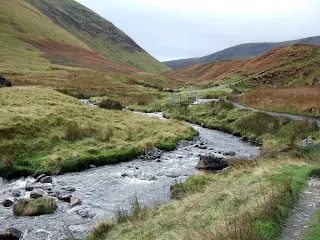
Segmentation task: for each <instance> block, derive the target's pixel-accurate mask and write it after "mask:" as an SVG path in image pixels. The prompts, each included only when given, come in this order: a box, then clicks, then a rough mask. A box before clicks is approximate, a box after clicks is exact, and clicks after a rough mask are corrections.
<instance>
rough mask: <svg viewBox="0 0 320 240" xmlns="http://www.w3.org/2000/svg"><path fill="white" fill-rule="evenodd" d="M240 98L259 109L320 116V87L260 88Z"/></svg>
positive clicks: (244, 102)
mask: <svg viewBox="0 0 320 240" xmlns="http://www.w3.org/2000/svg"><path fill="white" fill-rule="evenodd" d="M239 100H240V101H241V102H242V103H243V104H246V105H250V106H253V107H256V108H259V109H265V110H271V111H276V112H288V113H296V114H305V115H311V116H320V89H319V88H310V87H309V88H293V89H292V88H291V89H273V88H272V89H258V90H255V91H252V92H249V93H246V94H245V95H242V96H241V97H239Z"/></svg>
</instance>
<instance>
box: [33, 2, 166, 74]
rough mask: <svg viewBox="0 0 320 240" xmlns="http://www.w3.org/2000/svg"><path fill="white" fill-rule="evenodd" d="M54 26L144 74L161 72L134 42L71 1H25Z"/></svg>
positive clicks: (150, 57) (157, 62) (98, 51)
mask: <svg viewBox="0 0 320 240" xmlns="http://www.w3.org/2000/svg"><path fill="white" fill-rule="evenodd" d="M28 2H29V3H30V4H32V5H33V6H34V7H36V8H37V9H39V10H40V11H41V12H42V13H43V14H44V15H46V16H47V17H49V18H50V19H51V20H52V21H54V22H55V23H56V24H57V25H59V26H61V27H63V28H64V29H66V30H68V31H69V32H70V33H72V34H73V35H74V36H76V37H77V38H78V39H80V40H81V41H83V42H84V43H86V44H87V45H88V46H89V47H90V48H91V49H92V50H94V51H96V52H97V53H99V54H101V55H102V56H104V57H107V58H108V59H110V60H113V61H119V62H121V63H124V64H126V65H130V66H133V67H136V68H139V69H141V70H144V71H147V72H164V71H167V70H168V67H166V66H165V65H164V64H162V63H160V62H159V61H158V60H156V59H155V58H153V57H152V56H151V55H150V54H149V53H147V52H146V51H145V50H144V49H142V48H141V47H140V46H139V45H138V44H137V43H136V42H134V40H132V39H131V38H130V37H129V36H127V35H126V34H125V33H124V32H122V31H121V30H120V29H118V28H117V27H116V26H114V25H113V24H112V23H111V22H109V21H107V20H106V19H104V18H103V17H101V16H99V15H98V14H96V13H95V12H93V11H91V10H90V9H88V8H86V7H84V6H82V5H81V4H79V3H77V2H76V1H73V0H50V1H49V0H28Z"/></svg>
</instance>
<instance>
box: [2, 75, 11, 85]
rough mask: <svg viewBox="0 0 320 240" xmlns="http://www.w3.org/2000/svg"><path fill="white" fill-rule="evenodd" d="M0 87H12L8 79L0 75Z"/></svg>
mask: <svg viewBox="0 0 320 240" xmlns="http://www.w3.org/2000/svg"><path fill="white" fill-rule="evenodd" d="M0 87H12V83H11V82H10V81H9V80H8V79H6V78H5V77H3V76H2V75H0Z"/></svg>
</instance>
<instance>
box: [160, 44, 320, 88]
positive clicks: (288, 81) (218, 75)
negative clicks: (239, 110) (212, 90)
mask: <svg viewBox="0 0 320 240" xmlns="http://www.w3.org/2000/svg"><path fill="white" fill-rule="evenodd" d="M319 69H320V45H311V44H304V43H296V44H293V45H289V46H282V47H278V48H274V49H272V50H269V51H267V52H265V53H262V54H260V55H259V56H257V57H253V58H242V59H233V60H220V61H215V62H208V63H199V64H196V65H192V66H188V67H185V68H179V69H176V70H172V71H169V72H167V73H166V74H165V75H166V76H167V77H170V78H174V79H178V80H182V81H185V82H191V83H195V82H216V81H218V80H220V82H221V81H222V82H223V81H225V80H226V79H234V78H237V77H238V78H239V77H241V78H242V79H243V78H246V79H248V81H249V82H250V83H251V84H257V85H259V84H267V85H276V86H293V85H294V86H300V85H303V84H311V85H314V86H316V85H317V84H319V80H320V79H319V76H320V70H319Z"/></svg>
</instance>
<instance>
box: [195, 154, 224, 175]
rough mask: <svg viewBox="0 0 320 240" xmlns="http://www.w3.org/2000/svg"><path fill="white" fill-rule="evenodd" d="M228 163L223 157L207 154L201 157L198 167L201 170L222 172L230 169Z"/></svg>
mask: <svg viewBox="0 0 320 240" xmlns="http://www.w3.org/2000/svg"><path fill="white" fill-rule="evenodd" d="M228 166H229V164H228V161H227V160H226V159H225V158H224V157H223V155H218V154H206V155H200V160H199V163H198V165H197V169H199V170H215V171H217V170H222V169H224V168H226V167H228Z"/></svg>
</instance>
